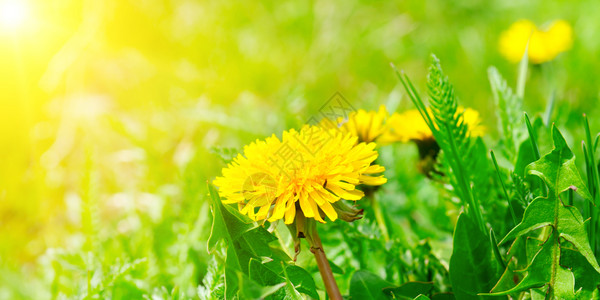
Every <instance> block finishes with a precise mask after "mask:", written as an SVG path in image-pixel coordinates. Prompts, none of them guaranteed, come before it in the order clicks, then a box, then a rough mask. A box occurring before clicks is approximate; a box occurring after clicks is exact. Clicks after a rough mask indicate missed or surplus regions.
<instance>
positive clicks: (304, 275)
mask: <svg viewBox="0 0 600 300" xmlns="http://www.w3.org/2000/svg"><path fill="white" fill-rule="evenodd" d="M285 273H286V274H287V278H288V279H289V281H290V282H291V283H292V284H293V286H294V288H295V289H296V290H297V291H298V292H301V293H304V294H306V295H309V296H311V297H312V298H314V299H319V294H318V293H317V285H316V284H315V281H314V279H313V277H312V276H311V275H310V273H308V272H307V271H306V270H304V269H302V268H301V267H298V266H293V265H290V266H287V268H285Z"/></svg>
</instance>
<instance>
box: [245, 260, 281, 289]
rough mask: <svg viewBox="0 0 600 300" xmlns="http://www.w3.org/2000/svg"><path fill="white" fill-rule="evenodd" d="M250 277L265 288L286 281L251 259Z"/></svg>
mask: <svg viewBox="0 0 600 300" xmlns="http://www.w3.org/2000/svg"><path fill="white" fill-rule="evenodd" d="M248 277H249V278H250V279H252V280H254V281H255V282H257V283H259V284H260V285H263V286H267V285H275V284H279V283H282V282H283V281H284V279H283V278H281V276H279V275H277V274H276V273H275V272H273V271H271V269H269V268H267V267H265V266H264V265H263V264H262V263H261V262H260V261H258V260H256V259H250V265H249V267H248Z"/></svg>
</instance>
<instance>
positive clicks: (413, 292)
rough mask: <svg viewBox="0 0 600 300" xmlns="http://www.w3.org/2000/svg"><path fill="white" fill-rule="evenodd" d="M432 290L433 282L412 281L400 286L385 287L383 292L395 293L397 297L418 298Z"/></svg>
mask: <svg viewBox="0 0 600 300" xmlns="http://www.w3.org/2000/svg"><path fill="white" fill-rule="evenodd" d="M432 290H433V282H419V281H411V282H407V283H405V284H403V285H401V286H399V287H395V288H387V289H384V290H383V292H384V293H386V294H391V295H393V296H394V298H395V299H413V298H415V297H417V298H418V296H419V295H426V294H429V293H430V292H431V291H432ZM415 299H416V298H415ZM427 299H429V298H427Z"/></svg>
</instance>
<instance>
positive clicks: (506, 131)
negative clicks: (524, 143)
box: [488, 67, 523, 158]
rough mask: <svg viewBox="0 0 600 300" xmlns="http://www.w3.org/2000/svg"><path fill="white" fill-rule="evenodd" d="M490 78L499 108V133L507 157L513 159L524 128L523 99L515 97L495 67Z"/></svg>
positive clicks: (489, 73)
mask: <svg viewBox="0 0 600 300" xmlns="http://www.w3.org/2000/svg"><path fill="white" fill-rule="evenodd" d="M488 77H489V80H490V85H491V87H492V94H493V95H494V102H495V104H496V107H497V110H496V112H497V115H498V121H499V129H500V130H499V131H500V132H501V133H502V135H503V142H505V143H506V144H505V145H504V148H505V149H506V153H505V154H506V155H507V157H509V158H513V157H514V156H515V155H516V150H517V145H518V144H519V141H520V138H521V133H522V130H523V126H522V120H523V119H522V117H521V116H522V111H523V108H522V107H523V103H522V97H519V96H517V95H515V94H514V93H513V91H512V89H511V88H510V87H509V86H508V84H507V83H506V80H505V79H504V78H502V75H500V72H498V70H497V69H496V68H495V67H490V68H488Z"/></svg>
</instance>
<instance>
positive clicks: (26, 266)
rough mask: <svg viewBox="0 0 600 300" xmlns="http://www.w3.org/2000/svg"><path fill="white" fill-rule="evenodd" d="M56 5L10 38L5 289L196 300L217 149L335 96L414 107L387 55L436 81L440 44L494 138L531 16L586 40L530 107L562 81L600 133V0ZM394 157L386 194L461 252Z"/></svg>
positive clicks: (421, 182)
mask: <svg viewBox="0 0 600 300" xmlns="http://www.w3.org/2000/svg"><path fill="white" fill-rule="evenodd" d="M51 2H52V3H50V1H48V2H46V1H42V0H39V1H31V2H30V3H29V6H30V8H31V11H32V20H31V21H30V24H28V26H27V27H26V28H25V29H23V30H22V31H19V32H7V31H2V32H1V33H0V42H1V43H0V64H1V65H2V66H4V67H2V70H0V82H1V85H0V88H1V89H0V92H1V94H0V95H1V98H0V105H1V109H0V124H1V126H0V145H1V147H0V157H1V160H0V161H2V164H1V166H0V298H6V299H18V298H35V299H41V298H50V297H53V296H61V295H62V296H66V297H76V298H78V297H80V296H81V295H85V294H86V291H87V289H88V285H89V286H90V287H91V288H92V289H93V290H94V292H96V293H98V294H99V295H104V296H106V295H111V296H112V297H115V298H120V297H121V298H139V297H141V296H142V295H144V294H146V295H152V294H154V295H163V294H169V293H171V290H172V289H173V287H175V286H177V287H178V288H179V290H180V291H182V293H184V294H185V295H187V296H189V297H196V287H197V286H198V284H200V282H201V281H202V279H203V278H204V276H205V274H206V272H207V265H208V264H209V260H210V257H209V256H208V254H207V253H206V239H207V238H208V233H209V229H210V217H209V208H208V205H207V203H206V197H207V195H206V193H207V190H206V182H207V180H212V179H213V178H214V177H215V176H217V175H219V174H220V170H221V168H222V167H223V166H224V165H225V163H224V161H223V160H222V159H221V158H220V157H219V156H218V155H216V154H214V151H213V150H211V148H213V147H233V148H236V149H241V148H242V147H243V145H245V144H247V143H250V142H251V141H253V140H255V139H257V138H263V137H265V136H268V135H271V134H273V133H275V134H278V135H279V134H281V132H282V131H283V130H285V129H288V128H298V127H299V126H301V125H302V124H303V123H304V122H305V121H306V120H307V119H309V118H310V117H311V116H313V115H315V114H318V110H319V108H320V107H321V106H322V105H323V104H324V103H325V102H326V101H327V99H328V98H329V97H331V96H332V95H333V94H334V93H336V92H340V93H341V94H343V95H344V97H345V98H346V99H347V100H348V101H349V102H350V103H352V105H353V106H354V107H355V108H365V109H376V108H377V107H378V106H379V105H380V104H386V105H387V106H388V108H389V109H390V110H391V111H394V110H398V111H401V110H404V109H409V108H412V104H410V102H409V101H408V98H407V97H406V96H405V94H404V91H403V89H402V88H401V86H400V84H399V82H398V80H397V78H396V77H395V75H394V73H393V71H392V69H391V67H390V63H394V64H395V65H396V66H397V67H398V68H400V69H403V70H405V71H406V72H407V73H408V74H409V75H410V76H411V78H412V79H413V82H415V84H416V85H417V87H418V88H419V89H421V90H422V91H425V89H424V86H425V76H426V72H427V66H428V63H429V54H430V53H435V54H436V55H437V56H438V57H439V58H440V59H441V61H442V66H443V67H444V70H445V72H446V74H447V75H448V76H449V77H450V79H451V82H453V83H454V85H455V88H456V91H457V94H458V96H459V99H460V102H461V103H462V104H463V105H465V106H469V107H473V108H475V109H477V110H479V111H480V112H481V115H482V118H483V122H484V124H485V125H486V126H487V127H488V128H489V136H488V137H486V139H487V140H488V141H493V140H494V137H495V136H497V132H496V130H495V128H496V113H495V109H494V105H493V100H492V94H491V90H490V87H489V83H488V79H487V68H488V67H489V66H491V65H494V66H496V67H498V69H499V70H500V72H501V73H502V74H503V75H504V76H505V77H506V78H507V80H508V81H509V83H511V85H513V86H514V83H515V82H516V74H517V65H515V64H511V63H509V62H507V61H506V60H505V59H503V58H502V57H501V56H500V54H499V52H498V47H497V41H498V37H499V35H500V33H501V32H502V31H503V30H504V29H506V28H508V27H509V26H510V24H511V23H512V22H514V21H516V20H518V19H521V18H528V19H531V20H533V21H534V22H536V23H537V24H538V25H542V24H544V23H547V22H550V21H552V20H555V19H565V20H567V21H568V22H569V23H571V24H572V26H573V29H574V38H575V39H574V44H573V48H572V49H571V50H570V51H568V52H566V53H563V54H561V55H560V56H559V57H558V58H557V59H555V60H554V61H552V62H549V63H546V64H544V65H541V66H531V67H530V68H529V75H528V83H527V88H526V93H525V95H526V97H525V109H526V110H527V111H528V112H529V113H530V114H536V113H540V112H543V111H544V110H545V107H546V104H547V101H548V99H549V98H550V97H551V95H553V94H554V95H555V97H556V109H555V112H554V115H553V120H555V121H556V122H557V124H559V126H561V128H564V129H565V130H566V131H569V132H571V134H570V135H569V134H568V138H569V139H570V140H571V141H576V140H580V139H581V137H582V135H581V133H582V128H581V126H580V124H581V123H580V122H581V121H580V116H581V113H583V112H586V113H588V115H590V117H591V122H592V129H593V130H596V131H597V130H598V128H600V117H597V116H598V114H597V112H598V108H597V103H598V95H599V88H598V87H599V86H600V76H598V69H600V61H599V59H600V38H598V33H597V28H598V27H599V26H600V19H598V17H597V16H598V15H600V3H599V2H597V1H552V2H548V1H504V0H497V1H478V0H467V1H456V2H455V1H438V0H428V1H353V0H350V1H335V0H328V1H286V2H283V1H281V2H280V1H266V2H262V3H260V2H238V1H206V2H201V1H198V2H195V1H183V0H174V1H132V0H126V1H117V0H111V1H66V0H59V1H51ZM493 145H494V144H493V142H488V146H490V147H493ZM572 145H574V146H576V147H574V148H575V149H578V146H579V144H578V143H572ZM576 151H579V152H580V151H581V150H576ZM576 153H578V152H576ZM381 156H382V162H383V164H384V165H385V166H386V168H387V169H388V171H387V173H386V175H387V176H388V177H389V178H390V182H389V183H388V184H386V187H385V193H384V194H383V196H382V200H381V201H382V205H384V206H385V207H386V211H387V212H388V213H389V214H390V215H391V216H392V218H393V220H394V222H396V223H397V224H402V225H403V226H404V227H406V228H407V232H406V234H407V235H409V236H410V237H411V239H412V240H414V241H418V240H420V239H423V238H428V237H429V238H432V240H433V241H434V242H433V243H437V244H439V245H437V246H436V247H438V248H436V249H440V250H439V251H438V252H440V255H441V256H443V255H447V254H448V253H449V252H448V249H447V247H449V245H451V244H449V241H450V235H451V232H452V228H453V221H452V216H455V213H453V210H456V207H455V206H453V205H451V204H448V203H444V202H442V201H440V200H438V199H437V192H436V189H435V188H434V187H432V186H431V183H429V182H428V181H427V180H426V179H424V177H423V176H422V175H420V174H418V172H417V171H416V168H415V165H416V150H415V149H414V148H413V147H412V146H411V145H407V146H394V147H392V148H389V149H384V150H382V154H381ZM409 225H410V226H409ZM444 253H445V254H444ZM165 291H167V292H165ZM102 293H105V294H102Z"/></svg>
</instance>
